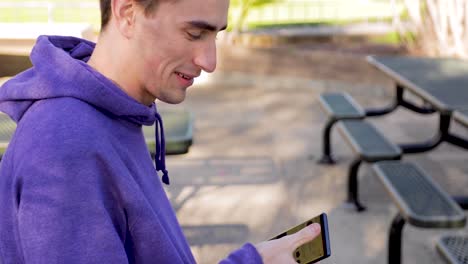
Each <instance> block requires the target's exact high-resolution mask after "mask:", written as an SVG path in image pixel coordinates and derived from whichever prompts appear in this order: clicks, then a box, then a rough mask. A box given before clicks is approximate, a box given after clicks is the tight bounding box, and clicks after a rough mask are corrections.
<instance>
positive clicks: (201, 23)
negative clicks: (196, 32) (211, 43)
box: [187, 20, 227, 32]
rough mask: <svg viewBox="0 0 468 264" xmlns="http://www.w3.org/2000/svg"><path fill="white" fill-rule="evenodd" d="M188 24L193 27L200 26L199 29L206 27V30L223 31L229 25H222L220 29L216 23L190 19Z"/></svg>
mask: <svg viewBox="0 0 468 264" xmlns="http://www.w3.org/2000/svg"><path fill="white" fill-rule="evenodd" d="M187 24H189V25H191V26H192V27H196V28H199V29H204V30H208V31H214V32H216V31H222V30H225V29H226V28H227V25H225V26H223V27H221V28H220V29H218V28H217V27H216V26H214V25H211V24H209V23H207V22H205V21H197V20H196V21H190V22H188V23H187Z"/></svg>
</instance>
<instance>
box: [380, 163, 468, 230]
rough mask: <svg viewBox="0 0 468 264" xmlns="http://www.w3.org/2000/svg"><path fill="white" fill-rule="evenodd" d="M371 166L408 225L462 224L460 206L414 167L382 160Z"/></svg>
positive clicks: (463, 222) (463, 216)
mask: <svg viewBox="0 0 468 264" xmlns="http://www.w3.org/2000/svg"><path fill="white" fill-rule="evenodd" d="M372 167H373V169H374V171H375V172H376V174H377V176H378V178H379V179H380V181H381V182H382V183H383V185H384V186H385V189H386V190H387V191H388V192H389V193H390V196H391V197H392V199H393V200H394V202H395V203H396V205H397V207H398V208H399V210H400V212H401V214H402V215H403V217H404V218H405V219H406V220H407V221H408V222H409V223H410V224H412V225H414V226H418V227H428V228H455V227H463V226H464V225H465V222H466V217H465V214H464V213H463V210H462V209H461V208H460V206H459V205H458V204H457V203H455V201H453V199H452V198H451V197H450V196H449V195H448V194H447V193H446V192H445V191H444V190H443V189H442V188H440V187H439V186H438V185H437V183H435V182H434V181H433V180H432V179H431V178H430V177H428V176H426V174H425V172H424V171H423V170H422V169H421V168H419V167H418V166H416V165H414V164H412V163H409V162H401V161H382V162H377V163H375V164H373V166H372Z"/></svg>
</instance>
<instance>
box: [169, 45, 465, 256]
mask: <svg viewBox="0 0 468 264" xmlns="http://www.w3.org/2000/svg"><path fill="white" fill-rule="evenodd" d="M371 52H372V50H371ZM385 52H394V51H392V50H390V51H388V50H386V51H385ZM365 53H366V52H365V51H363V50H362V49H361V51H360V52H357V51H356V50H354V51H350V50H344V51H336V50H334V51H323V50H321V51H320V50H314V49H307V48H305V47H304V46H295V47H291V46H288V47H281V48H279V49H275V50H260V49H258V50H257V49H246V48H233V47H230V48H229V49H227V47H222V48H221V49H220V62H219V71H218V72H217V73H216V74H214V76H212V77H211V78H209V79H208V80H207V81H206V82H205V83H203V84H199V85H196V86H195V87H193V88H191V89H190V91H189V94H188V99H187V101H186V102H185V103H183V104H182V105H181V106H176V107H185V108H188V109H190V110H191V111H193V113H194V114H195V135H194V145H193V146H192V148H191V150H190V152H189V153H188V154H186V155H181V156H171V157H169V160H168V166H169V171H170V174H171V181H172V185H171V186H169V187H167V192H168V194H169V196H170V198H171V201H172V202H173V204H174V207H175V209H176V211H177V214H178V217H179V219H180V222H181V224H182V225H183V226H184V228H185V231H186V234H187V236H188V237H189V240H190V242H191V245H192V249H193V251H194V253H195V256H196V258H197V260H198V261H199V262H200V263H216V262H217V261H218V260H220V259H221V258H223V257H224V256H226V255H227V254H228V253H229V252H230V251H231V250H233V249H236V248H238V247H239V246H241V245H242V244H243V243H244V242H246V241H251V242H253V243H256V242H259V241H262V240H265V239H268V238H270V237H272V236H273V235H275V234H278V233H280V232H281V231H283V230H285V229H287V228H289V227H291V226H293V225H295V224H298V223H300V222H302V221H304V220H306V219H308V218H310V217H312V216H315V215H317V214H319V213H321V212H326V213H327V214H328V216H329V222H330V233H331V245H332V257H330V258H329V259H327V260H326V261H323V263H363V264H367V263H386V256H387V253H386V252H387V251H386V250H387V242H386V241H387V235H388V228H389V226H390V222H391V220H392V218H393V216H394V215H395V212H396V209H395V207H394V206H393V204H392V202H391V201H390V199H389V198H388V196H387V194H386V192H385V191H384V189H383V188H382V187H381V186H380V183H379V182H378V181H377V180H376V178H375V177H374V176H373V175H372V174H371V173H370V170H369V168H368V167H367V166H363V167H362V169H361V171H360V172H361V173H360V183H361V185H360V188H361V190H362V192H361V194H362V200H363V201H364V202H365V204H367V205H368V207H369V209H368V211H366V212H364V213H360V214H358V213H355V212H352V211H349V210H347V209H345V208H343V207H342V201H343V200H344V197H345V187H346V171H347V167H348V164H349V163H350V162H351V160H352V158H353V155H352V153H351V151H350V149H349V147H348V146H347V145H346V144H345V142H344V141H343V140H342V139H341V138H340V137H339V134H338V133H334V134H333V140H334V142H333V148H334V150H335V153H336V155H337V157H338V159H339V161H340V162H339V164H337V165H335V166H323V165H318V164H317V160H318V158H319V156H320V151H321V144H322V139H321V130H322V127H323V124H324V122H325V116H324V114H323V112H322V111H321V110H320V108H319V105H318V101H317V97H318V95H319V94H320V93H321V92H323V91H331V90H346V91H348V92H350V93H351V94H352V96H354V97H355V98H356V100H357V101H358V102H359V103H361V105H363V106H366V107H368V106H382V105H385V104H386V103H388V102H389V100H390V98H391V94H392V91H393V90H392V89H391V87H392V83H391V81H390V80H388V79H386V78H385V77H384V76H382V75H380V74H379V73H378V72H377V71H375V70H373V69H372V68H370V67H369V66H368V65H367V64H366V63H365V61H364V59H363V54H365ZM163 107H174V106H167V105H164V106H163ZM372 122H373V123H374V124H376V125H377V126H378V128H379V129H381V131H385V134H386V135H388V136H389V138H390V139H392V140H394V141H395V142H405V141H410V140H416V139H421V140H424V139H428V138H429V137H431V136H432V135H433V133H434V131H435V129H436V125H435V124H436V123H437V117H436V116H425V117H423V118H421V117H420V116H419V115H417V114H413V113H410V112H408V111H405V110H397V111H396V112H395V113H393V114H391V115H388V116H386V117H383V118H377V119H372ZM454 129H455V130H457V132H459V133H460V134H462V135H465V136H468V132H467V131H466V130H463V129H462V128H457V127H455V128H454ZM466 157H467V155H466V151H463V150H460V149H458V148H455V147H452V146H449V145H442V146H440V147H439V148H437V149H436V150H434V151H432V152H430V153H428V154H418V155H413V156H407V157H405V159H408V160H412V161H415V162H416V163H417V164H419V165H420V166H421V167H423V168H424V169H426V170H427V171H430V172H431V175H432V176H433V177H434V179H435V180H436V181H437V182H439V183H440V184H441V185H442V186H443V187H444V188H446V189H447V190H448V191H449V192H450V193H452V194H463V193H465V194H466V190H468V178H467V176H468V164H467V163H466ZM448 232H465V233H466V232H467V230H466V229H464V230H427V229H419V228H413V227H411V226H406V227H405V229H404V234H403V239H404V247H403V260H404V263H436V264H438V263H443V262H442V260H441V258H440V257H439V255H438V254H437V253H436V251H435V248H434V243H435V240H436V239H437V238H438V237H439V236H440V235H442V234H446V233H448Z"/></svg>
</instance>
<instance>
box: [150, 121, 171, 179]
mask: <svg viewBox="0 0 468 264" xmlns="http://www.w3.org/2000/svg"><path fill="white" fill-rule="evenodd" d="M155 117H156V124H155V125H154V127H155V138H156V144H155V145H156V152H155V155H154V162H155V164H156V174H158V171H162V173H163V176H162V181H163V182H164V183H165V184H167V185H169V175H168V172H167V170H166V143H165V139H164V128H163V123H162V119H161V115H159V113H158V112H156V114H155Z"/></svg>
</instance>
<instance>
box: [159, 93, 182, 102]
mask: <svg viewBox="0 0 468 264" xmlns="http://www.w3.org/2000/svg"><path fill="white" fill-rule="evenodd" d="M158 100H159V101H162V102H164V103H167V104H180V103H182V102H183V101H184V100H185V93H181V94H171V95H166V96H161V98H158Z"/></svg>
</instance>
